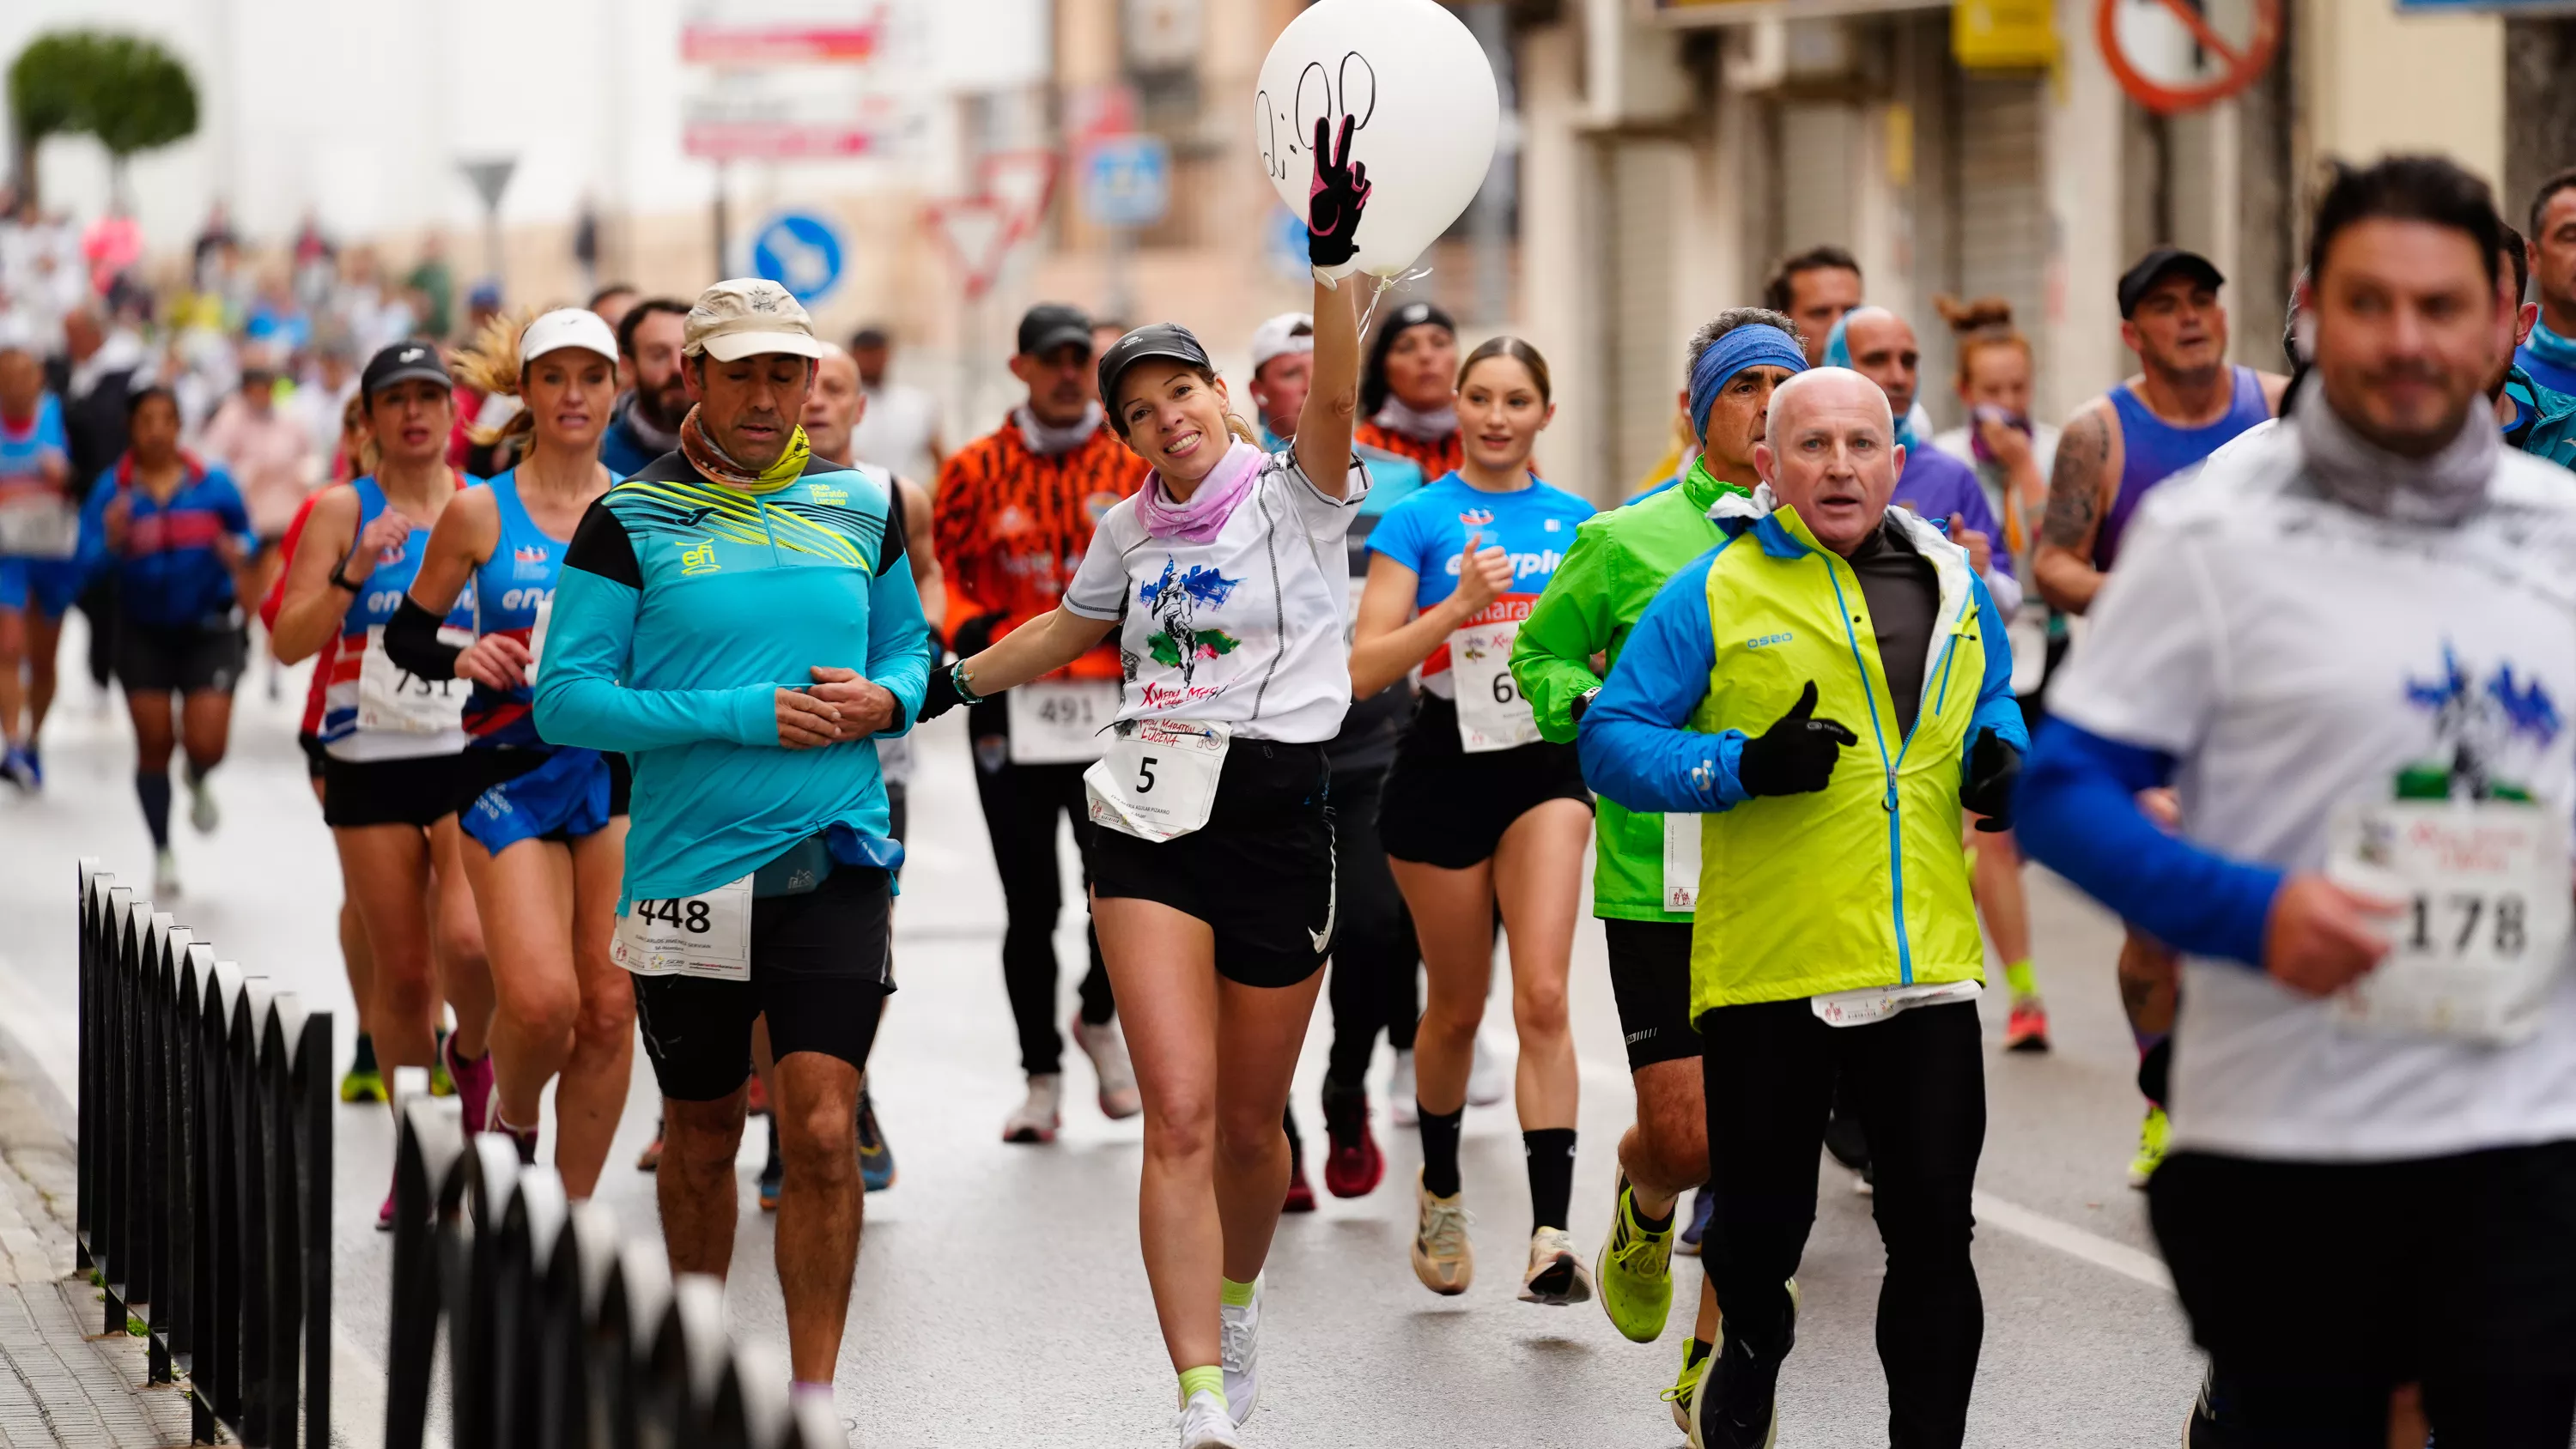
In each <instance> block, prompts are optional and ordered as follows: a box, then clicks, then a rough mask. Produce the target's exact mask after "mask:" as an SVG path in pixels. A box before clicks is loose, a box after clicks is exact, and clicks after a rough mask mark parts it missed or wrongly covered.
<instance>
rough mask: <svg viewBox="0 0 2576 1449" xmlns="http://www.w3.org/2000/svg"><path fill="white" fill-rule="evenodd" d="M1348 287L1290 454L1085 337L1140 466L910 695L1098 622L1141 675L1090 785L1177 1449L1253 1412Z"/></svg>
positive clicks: (1073, 648) (1320, 941)
mask: <svg viewBox="0 0 2576 1449" xmlns="http://www.w3.org/2000/svg"><path fill="white" fill-rule="evenodd" d="M1323 125H1324V123H1323V122H1321V121H1318V122H1317V123H1316V129H1317V131H1318V132H1319V133H1320V132H1321V131H1322V130H1323ZM1350 131H1351V122H1349V121H1347V120H1346V121H1344V122H1343V126H1342V137H1341V146H1342V148H1343V153H1344V155H1345V156H1346V155H1347V154H1348V147H1349V144H1350ZM1323 140H1324V138H1323V137H1321V135H1320V134H1319V137H1318V144H1317V146H1316V152H1315V154H1316V158H1317V163H1316V171H1317V179H1318V185H1317V188H1316V202H1315V209H1316V211H1317V212H1318V213H1322V212H1325V211H1326V210H1327V209H1331V210H1333V211H1335V212H1336V213H1337V215H1336V217H1335V218H1334V219H1335V222H1336V224H1335V225H1332V226H1329V227H1318V226H1314V225H1312V224H1311V222H1310V225H1309V228H1308V232H1309V237H1310V240H1309V257H1310V260H1311V261H1312V262H1313V263H1314V265H1315V266H1317V267H1318V268H1321V267H1326V266H1335V265H1339V264H1340V263H1342V262H1344V261H1347V260H1349V255H1350V251H1351V248H1352V243H1351V240H1350V237H1351V233H1352V231H1353V230H1355V229H1356V227H1357V226H1358V225H1359V224H1360V222H1361V217H1360V208H1361V207H1362V206H1363V205H1365V203H1366V200H1367V196H1368V192H1367V190H1366V188H1365V187H1364V186H1355V185H1354V184H1353V182H1354V178H1353V177H1352V175H1351V173H1350V171H1349V170H1348V169H1347V168H1346V167H1344V166H1342V165H1340V164H1338V163H1335V162H1333V161H1331V160H1329V159H1327V158H1329V157H1330V156H1331V155H1332V150H1331V148H1330V147H1328V146H1326V145H1325V144H1323ZM1360 290H1361V288H1360V286H1359V285H1358V284H1357V283H1356V282H1354V283H1346V284H1344V285H1343V286H1342V287H1341V288H1340V289H1339V290H1338V291H1337V290H1335V289H1334V288H1333V286H1332V284H1331V283H1328V282H1325V281H1323V280H1322V279H1321V278H1320V277H1318V279H1317V281H1316V284H1315V290H1314V313H1313V315H1314V317H1315V346H1314V380H1313V384H1312V387H1311V390H1310V391H1309V393H1308V395H1307V399H1306V406H1305V410H1304V412H1303V413H1302V414H1301V415H1300V417H1299V419H1298V425H1297V441H1296V443H1295V444H1294V445H1293V446H1291V447H1289V448H1284V449H1282V450H1280V451H1278V452H1276V453H1269V454H1265V453H1263V452H1262V451H1261V450H1260V448H1259V447H1257V446H1255V445H1254V444H1253V443H1252V442H1251V441H1250V438H1251V428H1250V427H1249V426H1248V425H1246V424H1244V423H1243V422H1242V421H1241V420H1239V419H1237V418H1234V417H1233V416H1231V415H1230V414H1229V413H1228V412H1227V406H1228V404H1229V401H1230V399H1229V398H1228V396H1227V393H1226V388H1225V384H1224V383H1223V382H1222V381H1221V380H1219V379H1218V377H1217V375H1216V367H1215V364H1214V363H1212V362H1211V361H1210V360H1209V359H1208V355H1207V350H1206V349H1205V348H1203V347H1201V346H1200V345H1199V341H1198V339H1197V338H1195V337H1193V336H1191V335H1190V333H1189V331H1188V329H1186V328H1183V327H1179V326H1175V325H1173V324H1170V323H1158V324H1155V325H1152V326H1147V327H1141V328H1138V329H1137V330H1136V331H1134V332H1131V333H1129V334H1127V336H1126V337H1124V338H1122V339H1120V341H1119V342H1118V343H1117V345H1116V346H1114V347H1112V348H1110V349H1109V351H1108V352H1106V353H1104V354H1103V355H1102V357H1101V360H1100V392H1101V395H1102V396H1103V397H1104V398H1106V399H1107V400H1108V401H1109V404H1110V408H1111V411H1110V425H1111V427H1112V428H1113V429H1114V430H1115V431H1116V432H1117V433H1118V435H1119V436H1120V437H1121V438H1122V439H1124V440H1125V441H1126V442H1127V445H1128V446H1129V447H1130V448H1132V449H1134V450H1135V452H1136V455H1137V457H1138V459H1139V460H1140V461H1142V462H1145V463H1147V464H1148V465H1150V466H1152V467H1153V468H1155V469H1156V470H1157V471H1156V472H1154V473H1152V474H1149V475H1148V476H1147V478H1146V480H1145V483H1144V486H1143V488H1142V490H1141V491H1139V492H1138V493H1137V494H1136V495H1135V496H1134V497H1132V498H1130V499H1128V500H1126V501H1124V502H1121V503H1120V504H1118V505H1117V506H1116V507H1114V508H1112V509H1110V510H1109V514H1108V516H1107V517H1106V518H1104V519H1102V520H1101V524H1100V535H1099V536H1098V537H1097V538H1095V539H1094V540H1093V544H1092V547H1091V549H1090V551H1089V552H1087V553H1085V554H1084V555H1083V560H1082V568H1081V570H1080V572H1079V573H1078V574H1077V575H1076V576H1075V578H1074V581H1073V584H1072V586H1071V587H1070V588H1068V589H1067V590H1066V591H1065V596H1064V602H1063V604H1062V605H1061V606H1059V607H1058V608H1057V610H1056V611H1055V612H1054V613H1052V614H1050V615H1048V616H1046V618H1045V619H1044V620H1043V621H1042V622H1041V623H1040V624H1039V625H1038V626H1036V627H1033V628H1029V629H1024V630H1021V631H1019V632H1018V633H1017V634H1015V635H1014V636H1013V637H1011V638H1009V639H1006V640H1004V641H1003V642H1002V643H1000V644H998V645H996V646H995V647H993V648H991V649H989V650H986V651H984V652H982V653H980V654H977V655H975V656H973V657H971V658H968V659H965V660H962V661H960V662H959V663H958V664H957V665H956V666H955V667H954V668H953V669H951V670H948V671H946V672H944V673H940V674H936V675H934V676H933V677H932V679H931V688H930V703H929V705H928V706H927V707H926V708H925V710H924V715H925V717H929V716H933V715H936V714H938V713H940V712H941V711H943V710H945V709H948V708H951V707H953V706H954V705H955V704H957V703H959V702H961V701H964V702H969V703H971V702H972V701H974V700H975V699H977V698H980V697H984V696H988V695H990V694H992V693H993V692H996V691H999V690H1003V689H1009V688H1012V687H1014V686H1017V685H1020V684H1024V683H1026V682H1027V681H1029V680H1032V679H1036V678H1039V677H1041V676H1043V675H1045V674H1046V673H1048V672H1050V671H1052V670H1054V669H1057V668H1060V667H1062V666H1063V665H1064V664H1065V663H1066V662H1068V661H1070V660H1073V659H1076V658H1079V657H1081V656H1082V655H1083V654H1085V653H1087V652H1088V651H1090V650H1091V649H1093V648H1094V647H1096V646H1097V645H1098V643H1099V642H1100V641H1101V640H1102V639H1104V638H1106V637H1108V635H1109V634H1110V633H1111V632H1112V631H1113V630H1114V631H1116V633H1117V635H1118V639H1119V645H1120V650H1121V653H1122V655H1123V656H1124V657H1125V658H1126V659H1128V660H1131V661H1133V663H1134V672H1133V675H1132V677H1130V678H1129V679H1128V680H1127V682H1126V684H1125V686H1124V688H1123V689H1122V690H1121V691H1120V695H1119V707H1118V722H1117V730H1116V732H1117V736H1118V738H1117V741H1116V743H1115V744H1113V745H1112V746H1111V747H1110V751H1109V754H1108V755H1107V756H1106V757H1105V758H1104V759H1103V760H1101V762H1100V763H1099V764H1098V765H1097V766H1095V767H1094V768H1093V769H1092V770H1091V771H1090V772H1089V774H1088V777H1087V780H1086V789H1087V790H1088V793H1089V797H1090V801H1091V809H1092V812H1093V813H1094V814H1095V815H1096V816H1097V817H1098V818H1099V819H1100V821H1101V827H1102V828H1101V831H1100V834H1099V838H1098V842H1097V845H1096V848H1095V856H1094V862H1093V878H1092V899H1093V911H1094V914H1095V916H1096V918H1097V919H1098V921H1099V923H1100V934H1101V938H1102V945H1103V947H1104V949H1105V951H1106V953H1107V957H1108V960H1109V963H1110V971H1111V973H1112V975H1113V976H1114V977H1116V978H1118V980H1119V988H1120V989H1119V997H1120V999H1122V1000H1124V1001H1125V1002H1127V1003H1128V1011H1129V1014H1130V1019H1131V1020H1133V1021H1134V1022H1135V1024H1136V1037H1137V1040H1138V1041H1139V1042H1140V1043H1141V1044H1142V1047H1143V1050H1142V1053H1141V1057H1140V1068H1141V1070H1140V1071H1139V1074H1138V1076H1139V1082H1140V1084H1141V1086H1142V1088H1143V1095H1144V1103H1145V1164H1144V1180H1143V1184H1142V1188H1141V1192H1140V1198H1141V1202H1140V1208H1139V1214H1138V1216H1139V1220H1140V1226H1141V1229H1142V1238H1143V1246H1144V1256H1145V1276H1146V1278H1147V1279H1148V1280H1149V1281H1150V1282H1151V1284H1152V1285H1153V1293H1154V1308H1155V1313H1156V1316H1157V1317H1158V1318H1159V1319H1160V1320H1161V1322H1162V1329H1163V1342H1164V1345H1165V1347H1166V1348H1168V1349H1169V1350H1170V1353H1171V1360H1172V1366H1173V1367H1174V1368H1175V1369H1178V1370H1179V1371H1180V1378H1181V1387H1180V1402H1181V1413H1180V1417H1179V1420H1178V1422H1177V1424H1176V1427H1177V1428H1178V1430H1179V1432H1180V1443H1181V1449H1223V1446H1232V1445H1236V1444H1239V1443H1240V1442H1241V1441H1240V1440H1239V1439H1237V1438H1236V1436H1235V1432H1234V1431H1235V1428H1236V1427H1237V1426H1239V1425H1240V1424H1242V1422H1243V1421H1244V1420H1245V1419H1246V1418H1248V1417H1249V1416H1250V1415H1251V1413H1252V1411H1253V1408H1254V1407H1255V1406H1256V1405H1257V1404H1258V1403H1259V1402H1260V1398H1261V1381H1260V1329H1261V1269H1262V1264H1263V1262H1264V1260H1265V1259H1266V1258H1267V1257H1268V1256H1269V1251H1270V1239H1271V1235H1272V1233H1273V1231H1274V1230H1275V1229H1276V1228H1277V1226H1278V1222H1279V1205H1280V1202H1281V1200H1282V1198H1283V1196H1284V1194H1285V1189H1286V1187H1287V1183H1288V1142H1287V1134H1286V1133H1285V1132H1283V1131H1282V1130H1281V1129H1280V1125H1279V1124H1280V1120H1281V1116H1282V1114H1283V1113H1284V1112H1285V1111H1286V1110H1287V1106H1288V1088H1289V1078H1290V1076H1291V1074H1292V1073H1294V1072H1295V1070H1296V1066H1297V1052H1298V1048H1299V1046H1300V1045H1302V1044H1303V1042H1304V1040H1305V1037H1306V1027H1307V1023H1308V1020H1309V1019H1310V1018H1311V1017H1312V1016H1313V1014H1314V1008H1315V997H1316V995H1317V993H1318V991H1319V989H1320V988H1321V986H1322V980H1321V970H1322V967H1323V964H1324V957H1325V955H1326V953H1327V952H1328V951H1329V950H1330V949H1331V947H1332V940H1333V927H1334V920H1335V916H1334V904H1335V902H1334V862H1333V843H1332V842H1333V835H1332V815H1333V812H1332V809H1331V807H1330V805H1329V804H1328V803H1327V802H1328V798H1329V791H1330V784H1331V772H1330V769H1329V767H1328V766H1327V765H1326V764H1325V762H1324V742H1325V741H1327V740H1330V739H1331V738H1332V737H1333V736H1334V734H1335V733H1336V732H1338V731H1339V730H1340V728H1341V724H1342V716H1343V713H1344V711H1345V710H1346V709H1347V708H1348V707H1349V704H1350V700H1351V679H1350V672H1349V668H1348V664H1347V660H1346V657H1345V655H1344V653H1343V645H1342V597H1343V590H1344V587H1345V585H1344V579H1345V578H1346V576H1347V571H1346V568H1345V566H1344V564H1343V562H1342V560H1341V559H1340V558H1339V557H1337V556H1335V555H1336V554H1337V553H1338V551H1339V550H1340V548H1341V543H1342V534H1343V531H1344V530H1345V529H1347V528H1348V527H1349V526H1350V521H1351V517H1352V515H1353V514H1354V513H1355V512H1356V511H1357V509H1356V507H1355V506H1354V505H1356V504H1358V503H1359V502H1360V501H1361V499H1362V498H1363V497H1364V496H1365V495H1366V493H1367V491H1368V475H1367V471H1366V470H1365V468H1363V467H1361V466H1360V465H1358V464H1357V463H1356V462H1355V460H1354V459H1353V457H1352V455H1351V452H1350V428H1351V418H1352V411H1353V407H1354V404H1355V403H1356V401H1357V393H1358V388H1359V371H1360V367H1359V329H1358V318H1357V315H1356V296H1357V294H1358V293H1359V291H1360ZM1229 434H1231V435H1232V436H1231V437H1229V436H1228V435H1229ZM1321 480H1329V481H1321ZM1184 490H1186V491H1184ZM1328 551H1331V552H1328ZM1158 790H1160V791H1161V792H1162V793H1159V794H1158V793H1156V792H1157V791H1158ZM1175 842H1177V843H1175Z"/></svg>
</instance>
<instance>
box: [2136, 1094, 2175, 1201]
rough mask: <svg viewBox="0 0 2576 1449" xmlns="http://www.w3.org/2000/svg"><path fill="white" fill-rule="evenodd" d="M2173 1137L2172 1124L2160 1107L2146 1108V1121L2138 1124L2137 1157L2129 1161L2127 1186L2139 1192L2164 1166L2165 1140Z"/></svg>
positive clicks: (2143, 1189)
mask: <svg viewBox="0 0 2576 1449" xmlns="http://www.w3.org/2000/svg"><path fill="white" fill-rule="evenodd" d="M2172 1135H2173V1122H2172V1120H2171V1119H2170V1118H2168V1117H2166V1116H2165V1109H2164V1108H2162V1107H2156V1106H2150V1107H2148V1108H2147V1120H2145V1121H2144V1122H2141V1123H2139V1124H2138V1155H2137V1156H2135V1157H2132V1158H2130V1159H2129V1186H2131V1187H2134V1188H2136V1189H2138V1190H2139V1191H2141V1192H2144V1191H2145V1190H2146V1186H2147V1179H2149V1178H2151V1177H2153V1176H2155V1175H2156V1169H2157V1168H2159V1167H2162V1166H2164V1165H2165V1139H2167V1138H2168V1137H2170V1136H2172Z"/></svg>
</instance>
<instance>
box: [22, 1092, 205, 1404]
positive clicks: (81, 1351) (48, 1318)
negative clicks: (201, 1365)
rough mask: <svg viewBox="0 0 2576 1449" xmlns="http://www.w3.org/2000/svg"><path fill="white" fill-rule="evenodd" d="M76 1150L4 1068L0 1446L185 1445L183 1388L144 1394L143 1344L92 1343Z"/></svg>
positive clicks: (125, 1339)
mask: <svg viewBox="0 0 2576 1449" xmlns="http://www.w3.org/2000/svg"><path fill="white" fill-rule="evenodd" d="M76 1179H77V1166H76V1164H75V1162H74V1159H73V1157H72V1145H71V1143H70V1142H69V1141H67V1140H66V1139H65V1138H64V1137H63V1134H62V1132H61V1131H60V1130H59V1129H57V1128H56V1127H55V1126H54V1125H53V1123H52V1121H51V1120H50V1119H48V1118H47V1116H46V1115H45V1112H44V1109H43V1108H42V1107H41V1106H40V1105H39V1104H38V1102H37V1099H36V1096H35V1094H34V1093H32V1092H30V1091H29V1090H28V1089H27V1086H26V1084H25V1082H24V1081H22V1080H21V1079H20V1077H19V1075H18V1073H17V1070H16V1069H15V1068H12V1067H10V1066H8V1065H6V1064H5V1063H0V1449H54V1446H60V1449H159V1446H162V1445H177V1444H185V1443H187V1442H188V1405H187V1401H186V1399H185V1398H184V1397H182V1395H181V1393H180V1391H179V1390H178V1389H177V1388H176V1387H174V1386H171V1385H168V1384H162V1385H157V1386H154V1387H150V1388H146V1387H144V1384H143V1379H144V1373H145V1350H144V1343H143V1340H142V1339H140V1338H134V1337H129V1336H127V1335H125V1334H115V1335H112V1336H105V1337H98V1338H92V1337H91V1336H90V1334H91V1332H92V1331H93V1330H95V1329H96V1328H97V1327H98V1323H99V1313H100V1307H99V1291H98V1290H97V1289H96V1288H93V1287H91V1286H90V1283H89V1275H87V1274H86V1273H83V1274H78V1275H75V1274H74V1273H73V1271H72V1258H73V1236H72V1223H73V1216H72V1214H73V1189H74V1185H75V1182H76Z"/></svg>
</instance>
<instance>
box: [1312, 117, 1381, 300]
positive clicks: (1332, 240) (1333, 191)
mask: <svg viewBox="0 0 2576 1449" xmlns="http://www.w3.org/2000/svg"><path fill="white" fill-rule="evenodd" d="M1356 123H1357V118H1356V117H1352V116H1344V117H1342V145H1341V155H1340V158H1339V159H1338V160H1337V159H1335V157H1334V154H1333V146H1332V130H1331V127H1332V122H1331V121H1329V120H1327V119H1325V118H1324V117H1321V116H1318V117H1316V118H1315V183H1314V186H1313V187H1312V188H1311V189H1310V190H1308V191H1307V193H1306V260H1307V261H1308V262H1311V263H1313V264H1314V265H1316V266H1319V267H1338V266H1340V265H1341V264H1342V263H1344V262H1347V261H1349V260H1350V259H1351V258H1352V256H1353V255H1355V254H1356V253H1357V252H1358V251H1359V249H1360V243H1359V235H1358V234H1359V229H1360V209H1361V208H1362V207H1364V206H1367V205H1368V199H1369V192H1370V191H1371V190H1372V189H1373V188H1371V187H1370V185H1369V179H1368V167H1367V166H1366V165H1360V166H1353V165H1352V164H1351V131H1352V130H1353V129H1354V127H1355V125H1356Z"/></svg>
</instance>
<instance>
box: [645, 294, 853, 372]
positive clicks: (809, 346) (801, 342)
mask: <svg viewBox="0 0 2576 1449" xmlns="http://www.w3.org/2000/svg"><path fill="white" fill-rule="evenodd" d="M681 341H682V345H681V348H680V350H681V351H682V352H684V353H686V354H688V355H689V356H691V357H695V356H697V355H698V354H700V353H705V354H706V355H707V356H709V357H712V358H714V359H715V360H716V361H718V362H739V361H741V360H742V359H743V358H746V357H754V356H757V355H759V354H761V353H764V352H783V353H786V354H787V355H789V356H791V357H821V356H822V355H823V344H822V343H821V342H820V341H817V340H816V339H815V336H814V319H813V318H811V317H808V316H807V315H805V306H804V304H803V303H801V302H799V301H797V300H796V298H795V297H794V296H793V295H792V294H790V293H789V292H788V290H787V289H786V288H785V287H782V286H780V285H778V284H777V283H776V282H773V281H770V280H768V279H767V278H765V277H736V278H734V279H733V280H731V281H727V282H718V283H716V284H715V285H714V286H712V287H709V288H707V289H706V290H705V291H704V292H701V293H699V294H698V301H697V305H695V306H693V307H691V308H690V309H689V320H688V323H687V325H686V327H685V328H684V329H683V331H682V332H681Z"/></svg>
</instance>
